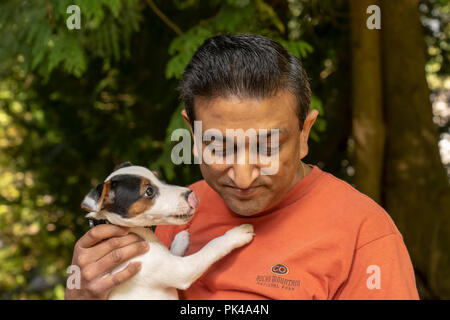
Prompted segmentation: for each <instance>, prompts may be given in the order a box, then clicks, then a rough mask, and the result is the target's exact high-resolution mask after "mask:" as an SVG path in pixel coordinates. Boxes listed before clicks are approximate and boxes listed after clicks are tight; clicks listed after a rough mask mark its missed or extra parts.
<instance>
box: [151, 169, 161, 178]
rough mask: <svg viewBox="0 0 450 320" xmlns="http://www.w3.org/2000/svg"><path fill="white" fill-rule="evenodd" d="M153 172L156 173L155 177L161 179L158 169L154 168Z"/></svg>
mask: <svg viewBox="0 0 450 320" xmlns="http://www.w3.org/2000/svg"><path fill="white" fill-rule="evenodd" d="M152 173H153V174H154V175H155V177H157V178H158V179H161V177H160V175H159V173H158V171H155V170H152Z"/></svg>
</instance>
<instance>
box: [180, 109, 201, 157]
mask: <svg viewBox="0 0 450 320" xmlns="http://www.w3.org/2000/svg"><path fill="white" fill-rule="evenodd" d="M181 116H182V117H183V119H184V122H186V124H187V125H188V127H189V130H191V134H192V139H194V146H193V147H192V152H193V154H194V156H195V157H198V156H199V151H198V149H197V143H198V141H196V140H195V134H194V128H192V125H191V121H190V119H189V117H188V115H187V112H186V109H183V110H181ZM200 146H201V144H200Z"/></svg>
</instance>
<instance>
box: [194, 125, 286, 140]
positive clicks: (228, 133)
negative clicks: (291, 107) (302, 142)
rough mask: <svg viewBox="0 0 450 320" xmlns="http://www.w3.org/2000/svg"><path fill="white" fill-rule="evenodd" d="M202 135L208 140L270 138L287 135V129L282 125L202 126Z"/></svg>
mask: <svg viewBox="0 0 450 320" xmlns="http://www.w3.org/2000/svg"><path fill="white" fill-rule="evenodd" d="M203 135H204V136H206V137H208V139H207V140H208V141H214V140H218V139H219V140H223V141H233V140H234V139H235V138H242V137H244V138H251V139H264V138H266V139H271V138H272V137H280V138H282V137H283V136H286V135H289V130H288V129H287V128H284V127H281V128H279V127H276V128H269V129H267V128H249V129H247V130H244V129H230V128H227V129H223V130H220V129H217V128H209V129H208V128H206V129H205V128H204V129H203Z"/></svg>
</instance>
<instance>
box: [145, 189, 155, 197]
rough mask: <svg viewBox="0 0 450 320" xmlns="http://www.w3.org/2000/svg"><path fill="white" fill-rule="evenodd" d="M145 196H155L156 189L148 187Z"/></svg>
mask: <svg viewBox="0 0 450 320" xmlns="http://www.w3.org/2000/svg"><path fill="white" fill-rule="evenodd" d="M145 196H147V197H149V198H153V197H154V196H155V190H154V189H153V188H152V187H147V190H145Z"/></svg>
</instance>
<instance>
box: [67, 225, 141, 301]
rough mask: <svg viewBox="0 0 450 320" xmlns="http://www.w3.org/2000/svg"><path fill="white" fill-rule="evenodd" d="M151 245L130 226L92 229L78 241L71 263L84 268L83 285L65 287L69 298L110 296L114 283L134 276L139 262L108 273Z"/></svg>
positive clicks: (106, 226)
mask: <svg viewBox="0 0 450 320" xmlns="http://www.w3.org/2000/svg"><path fill="white" fill-rule="evenodd" d="M148 249H149V245H148V243H147V242H146V241H144V240H143V239H142V238H141V237H139V236H138V235H136V234H134V233H128V228H123V227H118V226H114V225H109V224H102V225H98V226H96V227H94V228H92V229H90V230H89V231H88V232H86V234H85V235H84V236H83V237H81V238H80V239H79V240H78V242H77V243H76V244H75V249H74V252H73V259H72V265H77V266H78V267H79V268H80V270H81V288H80V289H68V288H66V297H65V298H66V299H68V300H72V299H86V300H87V299H107V298H108V295H109V293H110V292H111V290H112V289H114V287H116V286H118V285H120V284H122V283H124V282H125V281H127V280H128V279H130V278H131V277H133V276H134V275H135V274H136V273H137V272H138V271H139V270H140V268H141V263H140V262H135V263H130V264H129V265H128V266H127V267H126V268H125V269H124V270H122V271H120V272H118V273H115V274H113V275H108V276H106V277H104V275H105V274H107V273H109V272H111V271H112V270H113V269H114V268H115V267H117V266H118V265H120V264H121V263H123V262H125V261H128V260H129V259H131V258H133V257H136V256H138V255H141V254H143V253H145V252H146V251H148Z"/></svg>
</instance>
